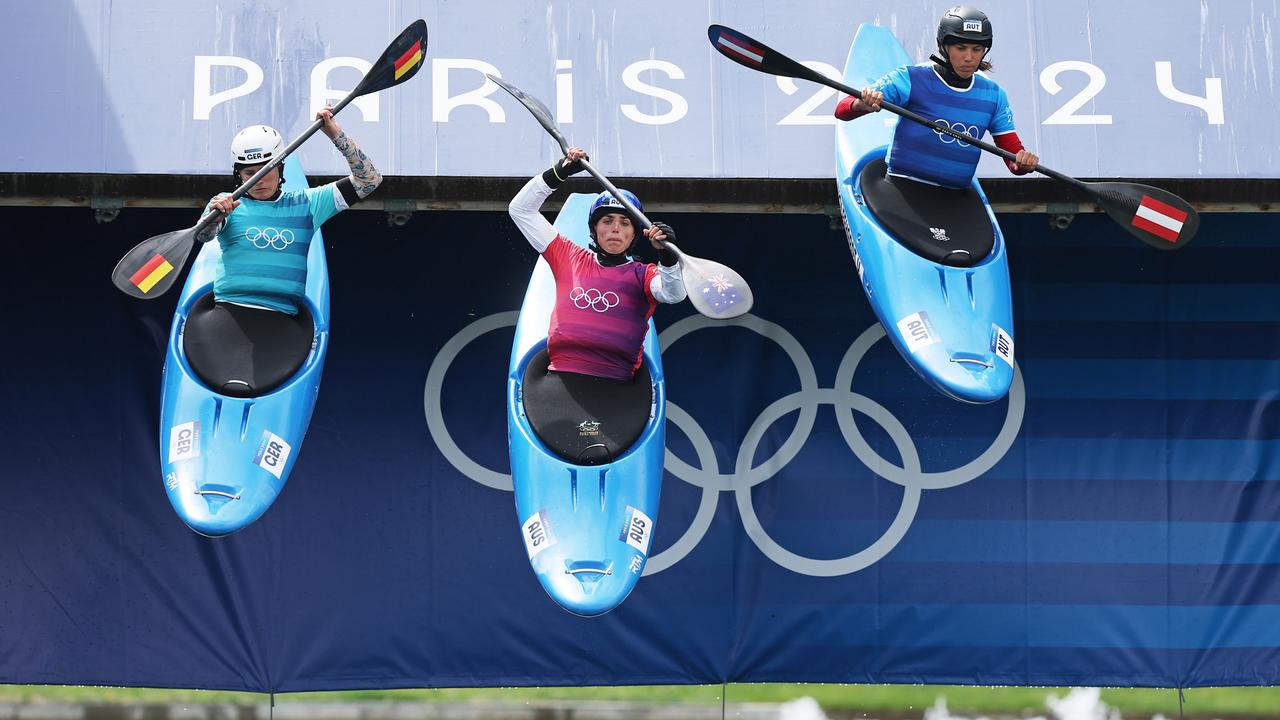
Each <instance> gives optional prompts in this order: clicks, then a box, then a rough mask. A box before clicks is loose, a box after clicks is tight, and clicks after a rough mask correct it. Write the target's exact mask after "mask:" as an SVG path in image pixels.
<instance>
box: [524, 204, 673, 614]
mask: <svg viewBox="0 0 1280 720" xmlns="http://www.w3.org/2000/svg"><path fill="white" fill-rule="evenodd" d="M594 198H595V195H589V194H575V195H573V196H571V197H570V199H569V200H568V201H567V202H566V203H565V206H564V208H563V209H562V210H561V212H560V215H559V216H558V217H557V219H556V226H557V230H559V232H560V234H562V235H564V236H565V237H567V238H569V239H571V240H573V241H574V242H577V243H579V244H581V245H583V246H585V243H586V228H587V220H586V218H587V213H588V211H589V209H590V203H591V201H592V200H593V199H594ZM554 303H555V279H554V277H553V276H552V273H551V268H550V267H549V266H548V265H547V263H546V261H545V260H543V259H542V258H541V257H540V258H538V262H537V265H536V267H535V268H534V272H533V275H532V277H531V279H530V281H529V287H528V290H527V291H526V293H525V298H524V303H523V304H522V305H521V310H520V319H519V321H518V322H517V325H516V337H515V341H514V343H513V344H512V351H511V362H510V365H509V372H508V376H507V430H508V434H507V437H508V447H509V451H510V458H511V477H512V482H513V485H514V489H515V500H516V516H517V520H518V522H519V523H520V528H521V535H522V537H523V543H524V547H525V551H526V553H527V554H528V556H529V562H530V565H531V566H532V568H533V571H534V574H535V575H536V576H537V578H538V582H539V583H540V584H541V585H542V587H543V589H544V590H545V591H546V592H547V594H548V595H550V596H551V598H552V599H553V600H554V601H555V602H556V603H558V604H559V605H560V606H561V607H563V608H564V609H566V610H568V611H569V612H571V613H574V614H576V615H582V616H588V617H590V616H595V615H601V614H603V613H606V612H608V611H609V610H612V609H613V608H615V607H617V606H618V605H619V604H620V603H621V602H622V601H623V600H624V599H626V597H627V595H629V594H630V593H631V591H632V590H633V589H634V588H635V586H636V583H637V582H638V580H639V578H640V576H641V574H642V573H643V571H644V566H645V563H646V561H647V559H648V552H649V548H650V543H651V541H652V538H653V529H654V524H655V522H656V521H657V518H658V502H659V496H660V493H661V489H662V473H663V469H662V468H663V460H664V458H663V456H664V454H665V449H666V431H665V427H666V414H665V406H666V390H665V387H666V384H665V382H664V380H663V374H662V358H661V356H660V355H659V353H658V339H657V333H656V332H655V330H654V327H653V323H652V321H650V324H649V331H648V334H647V335H646V337H645V347H644V359H645V362H646V363H647V365H648V369H649V375H650V380H651V383H652V402H651V405H650V409H649V418H648V421H647V422H646V424H645V426H644V429H643V430H642V431H641V433H640V436H639V438H638V439H637V440H636V442H635V443H634V444H633V445H632V446H631V447H630V448H629V449H628V450H626V451H625V452H624V453H622V454H620V455H619V456H617V457H616V458H614V459H613V460H612V461H611V462H609V463H606V464H602V465H590V466H584V465H575V464H573V463H570V462H568V461H566V460H564V459H563V458H561V457H559V456H558V455H556V454H554V453H553V452H551V451H550V450H549V449H548V448H547V446H546V445H545V444H544V443H543V442H542V441H541V440H540V439H539V438H538V436H537V435H536V434H535V432H534V431H533V428H532V427H531V426H530V424H529V420H528V417H527V416H526V413H525V409H524V405H523V402H522V392H521V390H522V384H523V380H524V374H525V370H526V369H527V368H528V365H529V362H530V361H531V360H532V359H533V358H534V357H535V356H537V355H538V354H539V353H541V352H542V351H543V350H545V349H546V344H547V332H548V326H549V323H550V319H551V310H552V308H553V306H554Z"/></svg>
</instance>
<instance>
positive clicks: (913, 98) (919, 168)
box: [873, 62, 1014, 188]
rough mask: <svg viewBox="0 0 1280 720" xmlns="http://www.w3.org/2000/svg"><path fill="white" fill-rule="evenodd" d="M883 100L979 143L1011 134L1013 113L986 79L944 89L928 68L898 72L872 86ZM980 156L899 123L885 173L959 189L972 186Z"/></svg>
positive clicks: (908, 123)
mask: <svg viewBox="0 0 1280 720" xmlns="http://www.w3.org/2000/svg"><path fill="white" fill-rule="evenodd" d="M873 87H875V88H876V89H877V90H879V91H881V92H882V93H884V99H885V100H888V101H889V102H891V103H893V104H895V105H900V106H902V107H905V108H907V109H908V110H911V111H913V112H915V113H918V114H919V115H922V116H924V117H925V118H927V119H929V120H936V121H937V122H939V123H941V124H944V125H950V126H951V127H952V128H954V129H956V130H958V131H960V132H963V133H966V134H969V135H972V136H974V137H976V138H981V137H982V136H983V134H985V133H986V132H987V131H990V132H991V134H992V135H1003V134H1004V133H1008V132H1013V131H1014V126H1013V111H1012V110H1010V109H1009V98H1008V96H1006V95H1005V92H1004V89H1003V88H1001V87H1000V86H999V85H997V84H996V82H995V81H994V80H992V79H990V78H988V77H986V76H985V75H981V74H976V75H974V76H973V83H972V84H971V85H970V86H969V88H968V89H967V90H957V89H956V88H953V87H951V86H950V85H947V84H946V83H945V82H943V80H942V78H940V77H938V74H937V73H936V72H935V71H934V69H933V63H932V62H928V63H921V64H919V65H912V66H909V67H901V68H898V69H897V70H894V71H893V72H891V73H889V74H888V75H885V76H884V77H882V78H880V79H879V80H877V81H876V83H875V85H874V86H873ZM981 155H982V151H981V150H979V149H978V148H976V147H974V146H972V145H970V144H969V143H966V142H961V141H959V140H956V139H955V138H953V137H951V136H950V135H945V134H943V133H940V132H938V131H936V130H933V129H931V128H927V127H925V126H923V125H921V124H920V123H915V122H911V121H909V120H900V121H899V122H898V128H897V130H895V131H894V134H893V144H892V145H891V146H890V147H889V157H888V164H889V172H891V173H894V174H896V175H906V176H908V177H912V178H916V179H919V180H924V181H927V182H931V183H934V184H937V185H943V186H946V187H953V188H962V187H967V186H968V185H969V183H971V182H973V174H974V172H975V171H976V170H977V169H978V159H979V158H980V157H981Z"/></svg>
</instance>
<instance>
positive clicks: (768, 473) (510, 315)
mask: <svg viewBox="0 0 1280 720" xmlns="http://www.w3.org/2000/svg"><path fill="white" fill-rule="evenodd" d="M518 318H519V313H518V312H503V313H495V314H493V315H489V316H487V317H483V318H480V319H479V320H476V321H475V322H472V323H471V324H470V325H468V326H466V327H465V328H463V329H462V330H460V331H458V333H457V334H456V335H454V336H453V337H452V338H451V339H450V340H449V341H448V342H446V343H445V344H444V345H443V346H442V347H441V348H440V352H439V353H437V354H436V357H435V359H433V360H432V361H431V367H430V369H429V370H428V371H427V380H426V383H425V385H424V387H423V411H424V414H425V415H426V420H427V431H428V432H429V433H430V434H431V438H432V439H433V440H434V441H435V444H436V447H437V448H438V449H439V450H440V454H441V455H443V456H444V458H445V459H446V460H448V461H449V463H450V464H451V465H453V467H454V468H455V469H457V470H458V472H460V473H462V474H463V475H465V476H467V477H469V478H471V479H472V480H474V481H475V482H477V483H480V484H481V485H484V486H486V487H490V488H493V489H495V490H506V491H511V490H512V487H513V484H512V481H511V475H510V474H508V473H501V472H497V471H495V470H490V469H489V468H487V467H484V466H483V465H481V464H479V463H477V462H476V461H475V460H472V459H471V458H470V457H469V456H468V455H467V454H466V453H465V452H463V451H462V449H461V448H460V447H458V445H457V444H456V443H455V442H454V441H453V438H452V437H451V436H450V435H449V429H448V427H446V425H445V421H444V414H443V412H442V409H441V405H440V398H441V396H442V395H443V394H444V393H443V392H442V390H443V387H444V378H445V375H446V373H447V371H448V369H449V366H450V365H452V364H453V361H454V360H455V359H456V358H457V356H458V354H459V353H461V352H462V350H463V349H464V348H465V347H466V346H467V345H469V344H471V342H472V341H474V340H475V339H476V338H478V337H480V336H481V335H484V334H486V333H489V332H492V331H494V330H500V329H502V328H507V327H513V326H515V324H516V321H517V319H518ZM723 327H737V328H743V329H746V330H750V331H752V332H755V333H757V334H759V335H761V336H762V337H764V338H766V339H768V340H770V341H772V342H775V343H777V344H778V346H779V347H780V348H781V349H782V351H783V352H784V353H785V354H786V355H787V356H788V357H789V358H790V359H791V362H792V364H793V365H794V366H795V371H796V374H797V376H798V379H799V384H800V389H799V390H797V391H796V392H793V393H791V394H790V395H786V396H784V397H782V398H780V399H778V400H775V401H774V402H773V403H772V404H770V405H769V406H767V407H766V408H765V409H764V410H763V411H761V413H760V415H759V416H757V417H756V419H755V420H754V421H753V422H752V423H751V425H750V426H749V427H748V429H747V432H746V434H745V435H744V436H743V439H742V444H741V446H740V447H739V448H738V454H737V459H736V460H735V461H734V467H733V468H725V470H730V472H722V471H721V469H720V467H719V466H718V460H717V459H716V451H715V446H714V445H713V443H712V440H711V437H710V436H709V435H708V434H707V432H706V430H705V429H704V428H703V427H702V425H701V424H699V423H698V422H697V421H696V420H695V419H694V418H693V416H692V415H690V414H689V413H688V412H686V411H684V410H683V409H682V408H681V407H680V406H679V405H677V404H676V403H674V402H672V400H671V399H670V398H667V407H666V410H667V420H668V421H669V422H671V423H672V424H673V425H675V426H676V427H677V428H679V430H680V432H681V433H682V434H683V435H684V436H685V437H686V438H687V439H688V440H689V443H690V444H691V445H692V446H693V452H694V455H695V456H696V457H697V466H694V465H691V464H689V463H688V462H686V461H685V460H684V459H683V458H681V457H679V456H678V455H676V454H675V453H674V452H672V451H671V449H670V448H668V449H667V452H666V461H665V463H664V464H663V467H664V469H665V470H666V471H667V472H669V473H671V474H672V475H674V476H675V477H677V478H679V479H681V480H683V481H684V482H686V483H689V484H690V485H693V486H694V487H697V488H699V489H701V491H702V500H701V501H700V502H699V504H698V509H697V512H696V513H695V515H694V518H693V520H692V521H691V522H690V524H689V527H688V529H686V530H685V532H684V534H682V535H681V536H680V538H679V539H678V540H676V541H675V542H674V543H672V544H671V545H670V546H669V547H667V548H665V549H663V550H662V551H661V552H658V553H656V554H654V555H651V556H650V557H649V560H648V562H647V563H645V567H644V574H645V575H653V574H656V573H659V572H662V571H663V570H666V569H667V568H669V567H671V566H673V565H675V564H676V563H678V562H680V560H682V559H684V557H685V556H687V555H688V554H689V553H690V552H691V551H692V550H693V549H694V548H695V547H697V545H698V544H699V543H700V542H701V541H702V538H703V537H704V536H706V534H707V532H708V531H709V530H710V528H711V524H712V521H713V520H714V518H715V516H716V514H717V512H716V509H717V507H719V504H720V494H721V493H725V492H728V493H732V494H733V496H734V501H735V502H736V504H737V508H738V517H739V518H740V519H741V520H742V526H743V530H744V531H745V532H746V534H747V537H749V538H750V539H751V541H752V542H753V543H754V544H755V546H756V547H757V548H759V550H760V552H761V553H763V554H764V555H765V557H767V558H769V559H770V560H772V561H773V562H774V563H776V564H777V565H779V566H781V567H783V568H786V569H788V570H790V571H792V572H795V573H799V574H802V575H810V576H813V577H834V576H837V575H848V574H850V573H855V572H858V571H860V570H864V569H866V568H868V567H870V566H871V565H874V564H875V563H876V562H879V561H880V559H881V558H883V557H884V556H885V555H887V554H888V553H889V552H890V551H891V550H893V548H894V547H896V546H897V545H898V543H899V542H901V541H902V539H903V538H904V537H906V534H907V531H908V530H909V529H910V528H911V524H912V522H913V521H914V520H915V517H916V513H917V511H918V510H919V507H920V499H921V496H922V495H923V493H924V491H925V490H942V489H945V488H951V487H956V486H958V485H963V484H965V483H967V482H969V481H971V480H974V479H976V478H978V477H981V476H982V475H984V474H986V472H987V471H988V470H990V469H991V468H992V467H994V466H995V465H996V463H998V462H1000V460H1002V459H1003V458H1004V457H1005V455H1006V454H1007V453H1008V452H1009V449H1010V448H1012V447H1013V443H1014V441H1015V440H1016V439H1017V437H1018V433H1019V431H1020V430H1021V429H1022V419H1023V416H1024V414H1025V411H1026V402H1027V396H1026V387H1025V385H1024V384H1023V382H1022V371H1021V369H1020V368H1019V367H1018V365H1017V362H1016V361H1015V362H1014V367H1013V371H1014V374H1013V386H1012V387H1011V388H1010V389H1009V396H1008V409H1007V410H1006V414H1005V419H1004V424H1003V425H1002V426H1001V427H1000V430H999V432H998V433H997V434H996V437H995V438H994V439H993V440H992V441H991V444H990V445H989V446H988V447H987V449H986V450H984V451H983V452H981V453H980V454H979V455H978V457H976V458H974V459H973V460H970V461H969V462H967V463H965V464H964V465H961V466H960V467H956V468H953V469H950V470H940V471H925V470H924V469H923V468H922V467H921V461H920V453H919V449H918V447H917V443H916V440H915V439H914V438H913V437H912V436H911V434H910V432H909V431H908V430H907V428H906V426H904V425H903V424H902V422H901V421H900V420H899V419H898V418H897V417H895V416H894V415H893V414H892V413H890V412H889V411H888V409H886V408H885V407H884V406H883V405H881V404H880V403H878V402H876V401H875V400H873V399H871V398H870V397H867V396H865V395H862V394H859V393H856V392H854V391H853V390H852V387H853V380H854V373H855V371H856V370H857V368H858V365H859V364H860V363H861V362H862V359H863V358H864V357H865V356H866V355H867V353H868V351H870V349H871V347H872V346H873V345H875V344H876V343H877V342H878V341H880V340H882V339H884V337H885V332H884V327H883V326H881V325H880V324H879V323H875V324H873V325H871V327H869V328H867V329H866V330H864V331H863V332H862V334H861V335H859V336H858V337H857V339H855V340H854V341H853V343H852V344H851V345H850V346H849V349H848V350H847V351H845V354H844V357H843V358H842V359H841V361H840V365H839V367H838V368H837V369H836V374H835V381H834V383H833V387H829V388H826V387H819V385H818V376H817V372H816V371H815V369H814V366H813V361H812V359H811V358H810V357H809V354H808V352H807V351H806V350H805V348H804V346H803V345H801V344H800V341H799V340H797V339H796V338H795V336H793V335H792V334H791V333H789V332H787V330H786V329H784V328H782V327H781V326H779V325H777V324H775V323H771V322H769V321H767V320H764V319H762V318H760V317H757V316H755V315H752V314H750V313H748V314H746V315H743V316H741V317H738V318H734V319H733V320H711V319H710V318H706V317H703V316H701V315H693V316H691V317H687V318H685V319H683V320H681V321H679V322H677V323H675V324H673V325H671V326H670V327H668V328H667V329H665V330H663V331H662V333H661V334H660V335H659V336H658V344H659V346H660V347H661V348H662V351H663V352H664V353H665V352H667V351H668V350H670V348H671V346H672V345H673V344H674V343H675V342H676V341H677V340H679V339H680V338H682V337H684V336H685V335H688V334H690V333H693V332H695V331H698V330H705V329H709V328H723ZM823 405H831V406H832V408H833V409H834V411H835V414H836V423H837V425H838V426H839V430H840V435H841V436H842V437H843V439H844V441H845V444H846V445H848V446H849V449H850V451H852V453H853V454H854V456H855V457H857V458H858V460H859V461H860V462H861V463H862V464H863V465H864V466H866V467H867V468H869V469H871V471H872V472H873V473H874V474H875V475H877V476H879V477H881V478H883V479H885V480H887V481H889V482H891V483H893V484H895V485H900V486H901V487H902V500H901V501H900V505H899V508H898V512H897V514H896V516H895V517H894V519H893V521H892V522H891V523H890V524H889V526H888V527H887V528H885V529H884V531H883V533H882V534H881V535H880V537H879V538H877V539H876V540H874V541H873V542H872V543H871V544H869V545H868V546H866V547H865V548H863V549H862V550H858V551H856V552H854V553H851V554H849V555H846V556H844V557H836V558H829V557H822V558H814V557H806V556H803V555H800V554H798V553H795V552H793V551H791V550H789V549H787V548H785V547H783V546H782V544H781V543H779V542H778V541H777V540H775V539H774V538H773V537H772V536H770V534H769V531H768V530H767V529H766V528H765V526H764V523H763V522H761V520H760V516H759V515H758V514H757V513H756V509H755V499H754V498H753V496H752V488H754V487H755V486H756V485H759V484H760V483H763V482H765V481H766V480H769V479H771V478H773V477H774V476H775V475H777V474H778V473H779V472H780V471H782V470H783V469H784V468H786V467H787V466H788V465H789V464H790V463H791V461H792V460H794V459H795V458H796V456H797V455H798V454H799V453H800V451H801V449H803V448H804V446H805V444H806V443H808V441H809V437H810V435H811V434H812V433H813V429H814V424H815V420H816V418H817V415H818V408H819V407H821V406H823ZM797 411H798V412H797ZM854 413H859V414H861V415H862V416H863V417H864V418H866V419H868V420H870V421H872V422H875V423H877V424H879V425H880V426H881V430H882V432H883V434H885V435H887V436H888V438H889V441H890V442H891V443H892V444H893V445H894V446H895V449H896V450H897V455H898V458H899V459H900V460H897V461H896V460H895V458H893V457H885V456H883V455H882V454H880V453H879V452H878V451H876V450H875V448H874V447H872V445H871V443H870V442H868V440H867V438H866V436H865V435H864V434H863V433H862V431H861V430H860V429H859V428H858V423H857V421H856V420H855V415H854ZM791 416H795V417H796V420H795V423H796V424H795V427H793V428H792V430H791V433H790V435H788V436H787V439H786V440H785V441H783V443H782V444H781V446H779V447H778V449H777V450H776V451H775V452H774V453H773V455H772V456H770V457H767V458H764V459H763V460H761V461H760V462H759V463H757V462H755V461H756V456H757V455H759V454H761V453H759V452H758V451H759V449H760V444H761V442H762V440H764V438H765V437H766V436H768V431H769V428H771V427H772V426H773V424H774V423H775V422H777V421H778V420H781V419H783V418H787V417H791ZM899 462H900V464H899ZM831 554H833V553H824V555H828V556H829V555H831Z"/></svg>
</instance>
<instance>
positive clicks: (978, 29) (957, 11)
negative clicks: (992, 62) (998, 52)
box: [938, 5, 991, 58]
mask: <svg viewBox="0 0 1280 720" xmlns="http://www.w3.org/2000/svg"><path fill="white" fill-rule="evenodd" d="M949 42H952V43H955V42H969V43H977V44H979V45H983V46H985V47H986V48H987V49H988V50H990V49H991V21H990V20H988V19H987V15H986V13H984V12H982V11H981V10H979V9H978V8H975V7H970V6H968V5H957V6H956V7H953V8H951V9H950V10H948V11H946V12H944V13H942V19H941V20H939V21H938V51H939V52H941V53H942V57H944V58H945V57H946V56H947V51H946V48H945V47H943V46H945V45H947V44H948V43H949Z"/></svg>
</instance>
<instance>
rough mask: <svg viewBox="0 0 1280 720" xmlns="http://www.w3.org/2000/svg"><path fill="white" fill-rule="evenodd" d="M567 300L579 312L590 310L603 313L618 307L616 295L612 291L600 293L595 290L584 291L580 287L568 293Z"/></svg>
mask: <svg viewBox="0 0 1280 720" xmlns="http://www.w3.org/2000/svg"><path fill="white" fill-rule="evenodd" d="M569 300H570V302H572V303H573V306H574V307H576V308H578V309H579V310H586V309H587V308H591V309H592V310H595V311H596V312H600V313H602V312H605V311H607V310H610V309H612V308H616V307H618V303H619V302H620V301H619V299H618V293H616V292H614V291H612V290H606V291H605V292H600V291H599V290H597V289H595V288H590V289H586V290H584V289H583V288H582V286H581V285H579V286H578V287H576V288H574V289H572V290H570V291H569Z"/></svg>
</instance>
